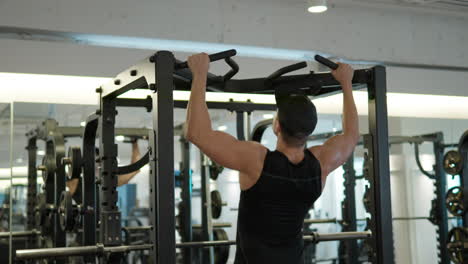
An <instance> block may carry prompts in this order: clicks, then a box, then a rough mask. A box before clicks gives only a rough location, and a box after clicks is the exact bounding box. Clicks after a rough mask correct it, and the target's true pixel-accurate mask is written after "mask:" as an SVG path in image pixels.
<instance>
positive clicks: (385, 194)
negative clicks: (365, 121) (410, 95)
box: [365, 66, 395, 264]
mask: <svg viewBox="0 0 468 264" xmlns="http://www.w3.org/2000/svg"><path fill="white" fill-rule="evenodd" d="M386 93H387V87H386V73H385V68H384V67H381V66H377V67H374V68H373V78H372V81H371V82H369V83H368V99H369V133H370V135H369V137H368V140H367V141H368V142H367V144H365V146H367V148H368V149H369V157H372V160H371V161H370V162H369V172H370V173H369V174H370V187H371V190H370V191H371V199H372V200H373V202H372V205H373V206H371V210H372V212H370V213H371V217H372V219H371V222H372V223H371V225H370V226H371V231H372V232H373V234H374V236H373V239H372V248H373V251H374V252H373V253H374V255H373V257H372V261H373V262H374V263H380V264H387V263H389V264H390V263H394V262H395V260H394V252H393V231H392V221H387V219H391V218H392V210H391V208H392V206H391V196H390V166H389V147H388V115H387V96H386ZM365 141H366V140H365Z"/></svg>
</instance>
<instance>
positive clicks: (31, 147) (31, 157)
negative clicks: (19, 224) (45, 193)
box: [26, 136, 37, 248]
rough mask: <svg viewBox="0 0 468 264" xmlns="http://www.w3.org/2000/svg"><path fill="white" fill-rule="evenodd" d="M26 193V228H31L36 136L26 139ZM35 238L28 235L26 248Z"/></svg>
mask: <svg viewBox="0 0 468 264" xmlns="http://www.w3.org/2000/svg"><path fill="white" fill-rule="evenodd" d="M26 149H27V150H28V194H27V198H26V201H27V214H26V229H27V230H32V229H33V228H35V227H36V217H35V208H36V200H37V168H36V162H37V140H36V136H33V137H31V138H29V139H28V146H27V147H26ZM36 243H37V239H36V238H35V237H29V238H28V241H27V243H26V247H27V248H31V247H34V246H36Z"/></svg>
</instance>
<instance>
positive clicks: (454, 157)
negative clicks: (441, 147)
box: [444, 150, 462, 175]
mask: <svg viewBox="0 0 468 264" xmlns="http://www.w3.org/2000/svg"><path fill="white" fill-rule="evenodd" d="M461 170H462V156H461V155H460V152H458V151H456V150H450V151H449V152H447V153H445V155H444V171H445V172H446V173H447V174H450V175H458V174H459V173H460V172H461Z"/></svg>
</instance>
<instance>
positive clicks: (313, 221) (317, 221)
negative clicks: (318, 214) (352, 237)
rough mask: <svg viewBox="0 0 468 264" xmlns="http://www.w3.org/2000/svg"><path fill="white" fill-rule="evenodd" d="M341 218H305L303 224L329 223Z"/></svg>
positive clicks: (337, 221) (336, 221)
mask: <svg viewBox="0 0 468 264" xmlns="http://www.w3.org/2000/svg"><path fill="white" fill-rule="evenodd" d="M339 222H341V220H338V219H336V218H331V219H305V220H304V224H329V223H339Z"/></svg>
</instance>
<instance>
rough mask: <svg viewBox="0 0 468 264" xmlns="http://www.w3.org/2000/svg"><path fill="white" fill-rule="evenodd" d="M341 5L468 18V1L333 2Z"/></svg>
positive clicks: (350, 0)
mask: <svg viewBox="0 0 468 264" xmlns="http://www.w3.org/2000/svg"><path fill="white" fill-rule="evenodd" d="M330 2H332V3H333V4H336V5H337V6H340V5H345V4H346V5H367V6H375V7H394V8H408V10H410V11H430V12H434V13H442V14H444V13H445V14H447V13H454V14H459V15H462V16H468V0H331V1H330Z"/></svg>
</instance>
